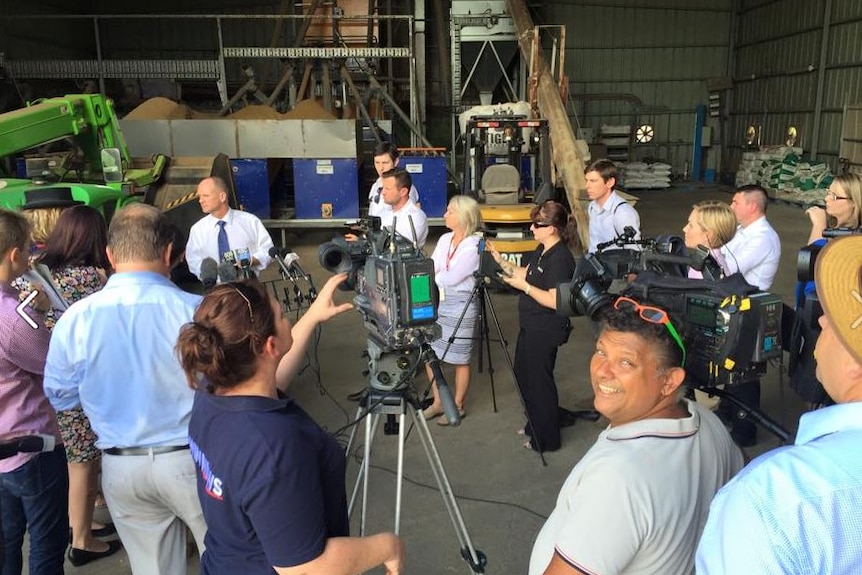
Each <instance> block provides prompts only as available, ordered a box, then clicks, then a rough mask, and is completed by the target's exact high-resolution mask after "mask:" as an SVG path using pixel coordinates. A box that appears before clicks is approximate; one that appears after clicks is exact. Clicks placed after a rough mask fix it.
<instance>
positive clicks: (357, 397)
mask: <svg viewBox="0 0 862 575" xmlns="http://www.w3.org/2000/svg"><path fill="white" fill-rule="evenodd" d="M363 397H365V389H364V388H363V389H360V390H359V391H354V392H353V393H349V394H347V399H349V400H350V401H362V398H363Z"/></svg>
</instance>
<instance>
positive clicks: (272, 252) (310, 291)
mask: <svg viewBox="0 0 862 575" xmlns="http://www.w3.org/2000/svg"><path fill="white" fill-rule="evenodd" d="M269 256H270V257H271V258H272V259H274V260H275V261H276V263H277V264H278V267H279V269H280V270H281V277H282V279H284V280H286V281H289V282H291V283H292V284H293V298H292V299H291V296H290V294H289V293H288V289H287V288H284V305H285V307H286V308H287V309H288V310H290V309H292V306H291V301H292V302H294V303H296V304H297V306H298V307H299V308H301V307H302V304H303V302H308V303H311V302H313V301H314V300H315V299H317V288H315V287H314V280H312V279H311V276H310V275H308V274H307V273H305V270H303V269H302V266H300V265H299V256H298V255H296V254H295V253H294V252H292V251H290V250H288V249H283V250H280V249H278V248H277V247H275V246H273V247H271V248H270V249H269ZM302 284H305V286H306V293H305V294H303V293H302Z"/></svg>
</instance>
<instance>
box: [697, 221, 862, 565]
mask: <svg viewBox="0 0 862 575" xmlns="http://www.w3.org/2000/svg"><path fill="white" fill-rule="evenodd" d="M860 272H862V236H858V235H857V236H849V237H846V238H841V239H836V240H832V241H831V242H830V243H829V244H828V245H827V246H826V247H825V248H824V249H823V251H822V252H820V254H819V256H818V258H817V265H816V268H815V281H816V284H817V294H818V295H819V296H820V303H821V304H822V305H823V315H822V316H821V317H820V327H821V328H822V331H821V333H820V337H819V339H818V340H817V347H816V348H815V351H814V356H815V358H816V359H817V378H818V379H819V380H820V381H821V382H822V383H823V387H824V388H826V391H827V393H829V396H830V397H831V398H832V399H833V400H835V403H836V404H835V405H831V406H829V407H824V408H822V409H818V410H816V411H811V412H808V413H805V414H803V415H802V418H801V419H800V420H799V429H798V431H797V433H796V440H795V445H793V446H792V447H782V448H779V449H775V450H773V451H770V452H769V453H766V454H764V455H762V456H761V457H759V458H758V459H755V460H754V461H752V462H751V464H749V465H748V467H746V468H745V469H744V470H743V471H742V473H740V474H739V475H738V476H737V477H736V478H735V479H734V480H733V481H731V482H730V483H729V484H728V485H727V486H726V487H725V488H724V489H722V490H721V492H719V494H718V495H717V496H716V497H715V500H714V501H713V502H712V507H711V508H710V513H709V521H708V522H707V524H706V528H705V530H704V532H703V538H702V539H701V541H700V545H699V546H698V550H697V572H698V574H699V575H700V574H703V575H720V574H724V573H733V574H736V573H763V574H770V575H771V574H779V573H780V574H785V573H787V574H790V573H830V574H832V575H850V574H857V573H860V570H862V543H860V538H859V529H860V525H862V296H860V293H862V281H860V280H862V275H860Z"/></svg>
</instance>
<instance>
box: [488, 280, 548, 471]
mask: <svg viewBox="0 0 862 575" xmlns="http://www.w3.org/2000/svg"><path fill="white" fill-rule="evenodd" d="M485 301H486V303H487V305H488V310H489V311H490V312H491V319H493V320H494V328H495V329H496V330H497V336H498V337H499V338H500V349H501V350H502V351H503V357H505V358H506V364H507V365H508V366H509V372H510V373H511V374H512V380H513V381H514V382H515V387H516V388H517V390H518V399H520V400H521V407H522V408H523V409H524V414H526V416H527V425H528V426H529V427H528V428H529V429H532V428H533V424H532V422H531V421H530V413H529V412H528V411H527V404H526V403H524V396H523V395H521V387H520V385H519V384H518V376H517V375H516V374H515V364H514V363H513V362H512V356H511V355H510V354H509V348H508V347H506V340H505V338H504V337H503V329H502V328H501V327H500V320H499V319H497V312H496V311H494V303H493V302H492V301H491V295H490V294H489V293H488V292H487V291H486V292H485ZM539 448H540V449H538V450H537V451H536V453H538V454H539V460H540V461H541V462H542V465H543V466H547V465H548V462H547V461H545V454H544V453H542V450H541V445H540V446H539Z"/></svg>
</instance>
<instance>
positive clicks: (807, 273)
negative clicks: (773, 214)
mask: <svg viewBox="0 0 862 575" xmlns="http://www.w3.org/2000/svg"><path fill="white" fill-rule="evenodd" d="M857 234H862V228H827V229H825V230H823V237H824V238H825V239H827V240H829V239H832V238H840V237H843V236H850V235H857ZM824 245H825V243H824V242H818V243H816V244H813V245H808V246H805V247H803V248H802V249H800V250H799V253H798V254H797V256H796V279H797V281H799V282H800V284H802V285H800V286H799V287H798V288H797V308H796V310H795V315H794V316H793V322H792V326H791V328H790V335H789V337H788V338H787V339H788V341H787V345H786V346H785V347H786V349H787V351H788V354H789V360H788V363H787V374H788V376H789V379H790V387H791V388H792V389H793V391H795V392H796V394H797V395H799V397H801V398H802V399H803V400H805V401H807V402H809V403H812V404H815V405H821V404H825V403H828V402H830V401H831V399H830V398H829V395H828V394H827V393H826V390H825V389H824V388H823V385H822V384H821V383H820V382H819V381H818V380H817V375H816V373H815V371H816V367H817V363H816V361H815V360H814V347H815V345H816V344H817V338H818V336H819V335H820V323H819V320H820V316H822V315H823V307H822V306H821V305H820V299H819V298H818V297H817V293H816V292H812V293H806V287H808V286H807V285H805V284H808V282H813V281H814V268H815V264H816V262H817V256H818V254H819V253H820V250H821V249H823V247H824Z"/></svg>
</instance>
